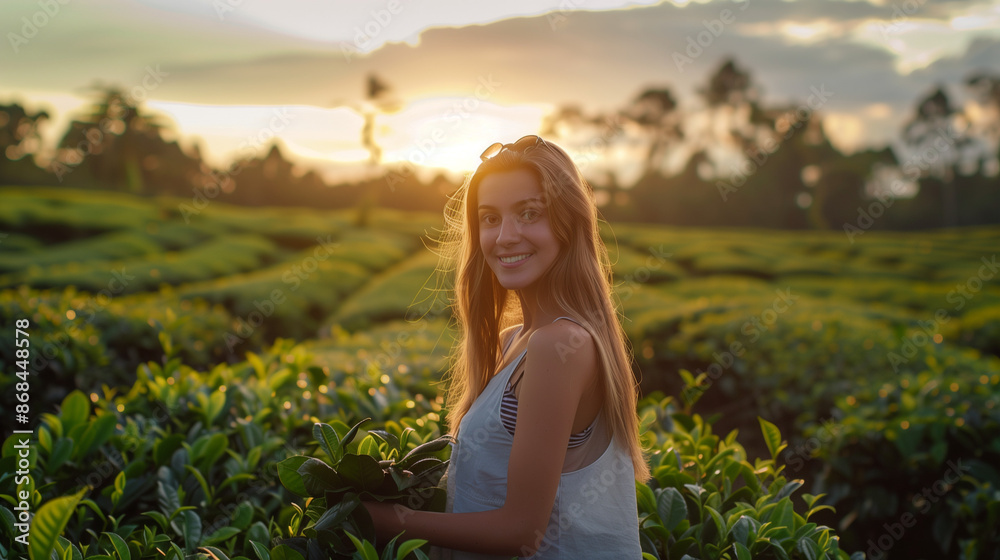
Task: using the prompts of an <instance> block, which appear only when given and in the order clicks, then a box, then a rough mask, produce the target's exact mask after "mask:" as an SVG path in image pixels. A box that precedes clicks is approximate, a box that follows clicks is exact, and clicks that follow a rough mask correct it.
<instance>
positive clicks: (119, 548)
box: [101, 532, 132, 560]
mask: <svg viewBox="0 0 1000 560" xmlns="http://www.w3.org/2000/svg"><path fill="white" fill-rule="evenodd" d="M101 534H102V535H107V536H108V539H110V540H111V546H113V547H114V549H115V553H116V554H118V557H119V558H121V560H132V553H131V552H129V550H128V545H127V544H125V539H123V538H121V536H120V535H118V534H117V533H109V532H104V533H101Z"/></svg>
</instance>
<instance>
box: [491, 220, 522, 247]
mask: <svg viewBox="0 0 1000 560" xmlns="http://www.w3.org/2000/svg"><path fill="white" fill-rule="evenodd" d="M520 237H521V224H519V223H517V220H504V221H503V222H502V223H501V224H500V232H499V233H498V234H497V243H498V244H500V245H506V244H508V243H512V242H514V241H517V240H518V239H520Z"/></svg>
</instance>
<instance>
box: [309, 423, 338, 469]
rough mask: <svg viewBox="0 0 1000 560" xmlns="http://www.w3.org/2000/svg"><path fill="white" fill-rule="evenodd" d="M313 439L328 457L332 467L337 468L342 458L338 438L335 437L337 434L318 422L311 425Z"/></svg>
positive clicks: (328, 426) (331, 428) (330, 427)
mask: <svg viewBox="0 0 1000 560" xmlns="http://www.w3.org/2000/svg"><path fill="white" fill-rule="evenodd" d="M313 438H315V439H316V441H317V442H318V443H319V446H320V447H321V448H322V449H323V451H324V452H325V453H326V455H327V456H328V457H330V461H331V463H332V464H333V466H337V463H339V462H340V459H341V457H343V456H344V450H343V448H342V447H341V445H340V438H338V437H337V432H336V431H335V430H334V429H333V426H330V425H329V424H322V423H318V422H317V423H316V424H313Z"/></svg>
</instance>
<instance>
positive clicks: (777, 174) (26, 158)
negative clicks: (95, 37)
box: [0, 59, 1000, 236]
mask: <svg viewBox="0 0 1000 560" xmlns="http://www.w3.org/2000/svg"><path fill="white" fill-rule="evenodd" d="M961 87H962V88H964V91H965V92H967V93H968V98H969V102H967V103H964V104H959V103H956V102H955V101H953V100H952V98H951V97H950V96H949V94H948V88H947V87H946V86H945V85H944V84H938V85H937V86H936V87H935V88H933V91H931V92H930V93H928V94H926V95H924V96H922V97H919V98H918V99H917V102H916V103H915V106H914V109H913V112H912V115H911V116H910V118H909V119H908V121H907V122H906V124H905V126H904V127H903V129H902V130H901V131H900V135H899V138H900V142H899V145H898V146H895V147H894V146H885V147H883V148H880V149H866V150H862V151H858V152H855V153H852V154H844V153H842V152H840V151H839V150H838V149H837V148H836V147H835V146H834V145H833V144H832V143H831V142H830V140H829V138H828V136H827V134H826V132H825V130H824V128H823V124H822V117H821V114H822V109H823V107H824V106H825V103H826V101H827V100H828V99H829V98H830V97H832V96H833V95H835V93H834V92H832V91H828V90H826V88H825V86H823V85H821V86H818V87H817V86H814V87H813V88H811V90H810V92H809V94H808V95H807V98H806V99H805V100H803V101H802V102H801V103H789V104H785V105H781V106H766V107H765V106H763V105H762V103H761V102H760V99H759V91H760V88H759V86H758V85H757V84H755V83H754V81H753V79H752V77H751V76H750V73H749V72H748V71H747V70H746V69H744V68H742V67H740V66H739V64H738V63H737V62H736V61H735V60H733V59H728V60H725V61H724V62H723V63H722V64H721V65H720V66H719V68H718V69H717V70H716V71H715V72H714V73H713V74H712V75H711V76H710V77H709V79H708V83H706V84H705V85H704V86H703V87H702V88H700V89H699V90H698V94H697V95H698V99H696V100H693V103H691V104H689V105H690V106H682V105H681V103H680V102H679V101H678V99H677V97H676V96H675V94H674V93H673V91H672V90H671V89H670V87H669V86H656V87H649V88H646V89H644V90H643V91H641V92H640V93H639V94H638V95H636V96H635V97H634V98H633V99H631V100H629V101H628V102H627V103H625V104H624V106H622V107H620V108H618V109H616V110H613V111H609V112H605V113H588V112H587V111H586V110H585V109H583V108H581V107H579V106H563V107H561V108H559V109H558V110H557V111H556V112H554V113H553V114H552V115H549V117H548V118H547V119H546V122H545V123H544V125H543V129H542V130H541V131H540V132H541V134H542V135H544V136H546V138H549V137H552V138H555V139H556V140H557V141H559V140H560V139H561V138H564V137H565V138H575V139H577V140H579V139H580V138H583V139H585V142H584V143H585V144H588V142H586V140H587V139H589V140H590V141H589V145H592V146H594V145H596V146H599V147H600V149H601V151H602V152H604V153H611V150H615V149H619V148H623V149H627V150H628V151H627V153H629V154H631V156H630V157H632V158H633V160H634V161H633V162H632V163H633V165H636V166H639V168H640V169H641V172H640V173H639V175H638V177H639V178H638V180H636V181H635V182H634V183H633V184H630V185H629V184H622V180H621V178H620V177H619V174H618V173H616V172H614V171H606V172H603V173H601V174H599V176H598V177H596V178H595V177H591V179H590V181H591V183H592V184H593V186H594V189H595V196H596V197H597V200H598V203H599V205H600V208H601V211H602V214H603V215H604V217H605V218H607V219H608V220H611V221H635V222H648V223H663V224H672V225H688V226H709V227H718V226H734V227H735V226H738V227H766V228H780V229H844V230H845V231H846V232H848V235H849V236H850V235H851V233H852V232H853V233H854V234H855V235H857V234H859V233H863V231H866V230H867V229H895V230H911V229H923V228H937V227H951V226H967V225H979V224H992V223H998V222H1000V205H998V204H996V203H995V198H994V197H995V194H996V191H997V186H998V181H997V177H998V171H1000V149H998V145H1000V74H990V73H987V72H981V73H976V74H973V75H970V76H969V77H968V78H967V79H966V80H965V81H964V82H963V84H961ZM390 92H391V88H389V87H388V86H387V85H385V83H384V82H383V81H381V80H380V79H379V78H377V77H376V76H369V80H368V84H367V89H366V92H365V96H364V101H363V103H361V104H359V106H361V107H364V108H366V109H365V110H364V111H362V113H363V116H364V117H365V123H366V126H365V127H364V129H363V130H362V131H361V137H360V143H361V145H362V146H364V147H365V149H367V150H368V151H369V154H370V156H371V157H370V158H369V159H370V161H369V164H370V165H371V166H372V168H373V169H377V170H378V171H379V173H378V174H377V175H376V178H373V179H368V180H364V181H359V182H353V183H343V184H337V185H328V184H327V183H326V182H325V181H324V180H323V179H322V178H321V177H320V176H319V175H318V174H317V173H316V172H315V171H311V170H308V169H301V168H300V167H299V166H297V165H295V164H293V163H292V162H291V161H289V160H288V159H287V158H286V157H285V155H284V154H282V153H281V150H280V149H279V147H278V145H277V144H276V143H273V144H271V145H270V146H265V148H266V150H261V152H263V153H256V152H254V151H251V153H249V154H247V155H245V156H244V157H240V158H237V159H236V160H235V161H234V162H232V163H231V164H230V165H229V166H228V168H224V169H215V168H213V167H212V166H210V165H208V164H207V163H206V162H205V161H204V159H203V158H202V156H201V153H200V151H199V149H198V146H197V145H195V146H194V148H193V149H191V150H187V151H185V150H183V149H181V147H180V146H179V145H178V143H177V142H176V141H173V140H168V139H166V138H164V134H163V130H164V129H165V127H166V125H165V124H164V122H163V121H162V119H161V117H159V116H158V115H156V114H154V113H150V112H148V111H146V110H145V109H144V108H143V107H142V106H141V104H140V103H137V102H134V101H133V100H132V99H131V98H130V97H128V96H127V95H126V94H125V93H124V92H123V91H121V90H120V89H117V88H115V87H101V88H97V89H96V90H95V97H96V99H97V101H96V102H95V103H94V105H93V106H92V107H91V108H90V110H89V112H88V113H87V114H85V115H83V116H82V117H81V118H79V119H77V120H73V121H72V122H71V123H70V124H69V126H68V128H67V130H66V131H65V133H64V134H63V136H62V138H61V139H60V140H59V142H58V143H57V145H56V148H55V153H54V154H51V156H50V157H45V155H44V154H42V153H41V152H42V149H41V140H40V135H39V127H40V126H41V125H42V124H43V123H44V122H45V121H46V120H48V119H49V115H48V114H47V113H46V112H45V111H38V112H34V113H32V112H28V111H26V110H25V108H24V107H22V106H21V105H19V104H16V103H14V104H10V105H0V150H2V154H0V184H7V185H44V186H66V187H76V188H90V189H103V190H116V191H124V192H131V193H135V194H139V195H149V196H154V195H172V196H177V197H182V198H198V197H202V198H204V197H205V196H206V195H208V196H210V197H211V198H214V199H217V200H223V201H225V202H227V203H231V204H240V205H249V206H308V207H313V208H331V209H333V208H357V209H358V214H357V215H358V221H359V222H360V223H364V222H365V220H366V219H367V215H368V212H369V211H370V209H371V208H373V207H375V206H384V207H392V208H400V209H408V210H429V211H435V212H439V211H441V209H442V208H443V206H444V204H445V202H446V199H447V196H448V195H449V194H451V193H452V192H453V191H454V190H455V189H456V188H457V187H458V185H456V184H453V183H451V182H450V181H449V180H448V179H446V178H445V177H444V176H443V175H438V176H436V177H435V178H434V179H432V180H431V181H430V182H427V183H425V182H422V181H420V180H419V179H418V178H417V177H416V175H415V174H413V173H411V172H409V170H412V166H408V165H405V166H402V167H401V166H399V165H394V164H384V163H382V161H381V149H380V147H379V145H378V139H377V138H376V136H375V134H374V127H373V126H372V123H373V122H374V117H375V115H376V114H377V113H378V112H379V111H380V110H382V109H385V108H387V107H388V108H389V109H388V110H395V109H398V106H399V103H398V98H395V97H393V96H392V95H390ZM387 99H391V100H390V101H387ZM352 106H354V105H352ZM692 115H697V117H698V119H697V124H692V122H694V121H693V120H692V119H691V116H692ZM677 162H680V165H678V164H677ZM889 207H891V210H889ZM876 218H877V219H876Z"/></svg>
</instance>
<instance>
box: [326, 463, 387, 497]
mask: <svg viewBox="0 0 1000 560" xmlns="http://www.w3.org/2000/svg"><path fill="white" fill-rule="evenodd" d="M337 472H338V474H339V475H340V476H341V478H343V479H344V481H346V482H347V483H349V484H353V485H354V486H355V487H356V488H358V489H359V490H369V491H370V490H375V489H376V488H378V487H379V486H380V485H381V484H382V482H383V481H384V480H385V472H384V471H383V470H382V467H380V466H379V465H378V461H376V460H375V459H374V458H372V457H369V456H368V455H345V456H344V458H343V459H341V461H340V465H339V468H338V470H337Z"/></svg>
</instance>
